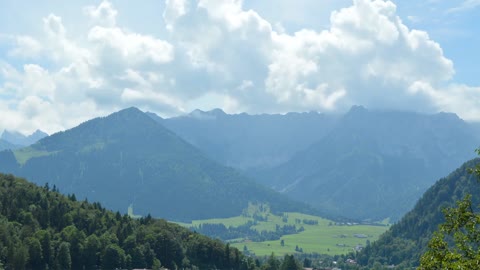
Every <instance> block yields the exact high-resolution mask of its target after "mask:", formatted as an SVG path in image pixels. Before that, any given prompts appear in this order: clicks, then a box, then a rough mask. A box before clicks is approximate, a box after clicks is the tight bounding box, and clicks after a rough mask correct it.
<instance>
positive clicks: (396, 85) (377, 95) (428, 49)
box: [0, 0, 480, 133]
mask: <svg viewBox="0 0 480 270" xmlns="http://www.w3.org/2000/svg"><path fill="white" fill-rule="evenodd" d="M65 3H66V2H65V1H60V0H48V1H42V2H41V3H40V2H33V4H32V1H22V0H15V1H14V0H0V7H1V8H0V110H1V111H2V114H1V115H0V131H1V130H3V129H10V130H19V131H21V132H23V133H30V132H32V131H34V130H35V129H37V128H40V129H42V130H45V131H47V132H49V133H52V132H55V131H59V130H63V129H66V128H70V127H73V126H75V125H77V124H79V123H80V122H82V121H85V120H87V119H89V118H92V117H96V116H102V115H105V114H108V113H111V112H113V111H116V110H119V109H121V108H124V107H128V106H137V107H139V108H141V109H143V110H149V111H154V112H156V113H158V114H160V115H162V116H173V115H178V114H183V113H188V112H189V111H192V110H194V109H196V108H200V109H203V110H208V109H213V108H222V109H223V110H225V111H227V112H230V113H239V112H248V113H285V112H288V111H310V110H315V111H321V112H328V113H335V112H344V111H346V110H348V108H349V107H350V106H352V105H355V104H359V105H364V106H367V107H368V108H371V109H381V110H409V111H418V112H424V113H435V112H439V111H448V112H454V113H457V114H458V115H459V116H460V117H462V118H463V119H466V120H469V121H478V120H480V79H479V76H478V75H477V73H478V70H479V69H478V64H477V63H479V61H480V54H479V53H478V52H477V50H478V49H477V48H480V38H479V37H480V33H479V32H480V30H479V28H478V27H477V25H479V23H480V16H478V14H479V12H480V1H478V0H448V1H447V0H427V1H411V0H406V1H383V0H355V1H352V0H350V1H347V0H324V1H317V0H277V1H265V0H244V1H240V0H166V1H153V0H147V1H141V2H137V3H134V2H132V1H127V0H118V1H114V0H112V1H68V4H65Z"/></svg>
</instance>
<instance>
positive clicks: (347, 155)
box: [150, 106, 480, 221]
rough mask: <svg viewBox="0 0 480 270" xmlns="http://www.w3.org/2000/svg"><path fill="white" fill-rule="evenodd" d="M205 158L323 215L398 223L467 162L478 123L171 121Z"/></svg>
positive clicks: (433, 118) (303, 117)
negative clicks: (434, 186) (427, 192)
mask: <svg viewBox="0 0 480 270" xmlns="http://www.w3.org/2000/svg"><path fill="white" fill-rule="evenodd" d="M150 115H151V116H152V117H153V118H154V119H156V120H157V121H158V122H160V123H162V124H164V125H165V126H166V127H168V128H169V129H171V130H172V131H173V132H175V133H177V134H178V135H179V136H181V137H182V138H184V139H185V140H187V141H189V142H190V143H192V144H193V145H195V146H196V147H198V148H199V149H201V150H202V151H203V152H205V153H206V154H207V155H208V156H209V157H211V158H214V159H215V160H217V161H219V162H221V163H223V164H226V165H229V166H232V167H235V168H237V169H240V170H242V171H243V172H244V173H246V174H247V175H249V176H251V177H253V178H254V179H256V180H257V181H258V182H259V183H261V184H264V185H266V186H269V187H272V188H274V189H275V190H277V191H280V192H282V193H284V194H286V195H288V196H290V197H291V198H294V199H296V200H300V201H303V202H306V203H308V204H311V205H313V206H315V207H317V208H319V209H322V210H324V211H327V212H328V213H330V214H335V215H340V216H346V217H351V218H355V219H360V220H363V219H373V220H382V219H385V218H391V220H392V221H395V220H398V219H399V218H400V217H401V216H402V215H403V214H404V213H406V211H408V210H409V209H411V208H412V207H413V205H414V203H415V201H416V200H417V199H418V198H420V196H421V195H422V194H423V192H424V191H425V190H426V189H427V188H428V187H430V186H431V185H432V184H433V183H434V182H435V180H436V179H438V178H439V177H442V176H443V175H446V174H447V173H449V172H450V171H452V170H453V169H455V168H456V167H458V166H459V165H460V164H462V163H463V162H464V161H465V160H468V159H471V158H473V157H474V149H475V148H477V147H478V145H479V143H480V138H479V136H478V135H476V134H477V133H476V132H475V130H476V128H477V127H476V126H473V125H471V124H469V123H466V122H464V121H463V120H462V119H460V118H458V117H457V116H456V115H455V114H451V113H438V114H433V115H426V114H420V113H411V112H398V111H397V112H395V111H392V112H388V111H370V110H367V109H366V108H364V107H361V106H354V107H352V109H351V110H350V111H349V112H348V113H346V114H345V115H343V116H340V115H328V114H320V113H316V112H310V113H289V114H285V115H248V114H237V115H229V114H225V113H224V112H223V111H221V110H219V109H216V110H213V111H208V112H203V111H199V110H196V111H193V112H192V113H190V114H188V115H185V116H181V117H174V118H169V119H161V118H159V117H156V116H155V115H152V114H150Z"/></svg>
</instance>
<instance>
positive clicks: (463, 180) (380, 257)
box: [357, 158, 480, 269]
mask: <svg viewBox="0 0 480 270" xmlns="http://www.w3.org/2000/svg"><path fill="white" fill-rule="evenodd" d="M479 163H480V159H478V158H477V159H474V160H471V161H469V162H467V163H465V164H463V165H462V166H461V167H460V168H459V169H457V170H455V171H454V172H453V173H451V174H450V175H449V176H448V177H445V178H442V179H440V180H439V181H438V182H437V183H435V185H433V186H432V187H431V188H429V189H428V190H427V191H426V192H425V194H424V195H423V196H422V198H421V199H420V200H419V201H418V202H417V203H416V205H415V207H414V208H413V210H411V211H410V212H408V213H407V214H406V215H405V216H404V217H403V218H402V219H401V220H400V221H399V222H398V223H397V224H395V225H393V226H392V227H391V228H390V229H389V230H388V231H387V232H386V233H385V234H384V235H382V236H381V237H380V239H379V240H377V241H376V242H374V243H373V244H372V245H371V246H368V247H367V248H365V249H364V250H363V251H362V252H361V253H360V254H359V255H358V256H357V258H358V262H359V263H360V264H361V265H364V266H368V267H367V268H368V269H372V268H371V267H372V266H373V264H374V263H375V262H379V263H380V264H384V265H392V264H393V265H397V266H398V265H400V266H402V267H403V268H405V269H406V268H408V267H415V266H418V265H419V260H420V256H421V255H422V254H423V253H424V252H425V251H426V248H427V245H428V242H429V240H430V238H431V237H432V234H433V232H434V231H436V230H437V229H438V225H440V224H441V223H443V222H444V221H445V219H444V215H443V213H442V209H443V208H445V207H455V206H456V201H458V200H461V199H463V198H464V197H465V195H466V194H472V202H473V203H472V205H473V206H478V205H479V204H480V183H479V182H478V179H477V177H475V176H474V175H472V174H470V173H469V172H468V169H469V168H473V167H475V165H476V164H479ZM476 210H478V209H476ZM402 267H399V268H398V269H403V268H402ZM408 269H411V268H408Z"/></svg>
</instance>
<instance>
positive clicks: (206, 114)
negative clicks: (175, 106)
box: [188, 108, 227, 120]
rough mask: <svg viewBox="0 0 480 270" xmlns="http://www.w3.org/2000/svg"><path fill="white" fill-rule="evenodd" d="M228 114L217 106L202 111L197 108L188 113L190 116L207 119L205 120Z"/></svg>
mask: <svg viewBox="0 0 480 270" xmlns="http://www.w3.org/2000/svg"><path fill="white" fill-rule="evenodd" d="M225 115H227V114H226V113H225V112H224V111H223V110H222V109H219V108H216V109H213V110H210V111H202V110H200V109H195V110H193V111H192V112H191V113H189V114H188V116H189V117H193V118H197V119H205V120H209V119H210V120H213V119H216V118H217V117H223V116H225Z"/></svg>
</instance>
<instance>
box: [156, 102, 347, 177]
mask: <svg viewBox="0 0 480 270" xmlns="http://www.w3.org/2000/svg"><path fill="white" fill-rule="evenodd" d="M150 115H151V116H152V117H153V118H154V119H156V120H157V121H159V122H160V123H162V124H163V125H165V126H166V127H167V128H169V129H170V130H172V131H173V132H175V133H176V134H178V135H179V136H181V137H182V138H183V139H185V140H186V141H188V142H189V143H191V144H193V145H195V146H196V147H198V148H199V149H201V150H202V151H203V152H204V153H206V154H207V155H208V156H209V157H210V158H213V159H215V160H216V161H218V162H221V163H222V164H225V165H227V166H231V167H234V168H238V169H242V170H244V171H247V172H249V171H255V170H257V169H264V168H271V167H274V166H276V165H279V164H281V163H283V162H285V161H287V160H289V159H290V158H291V157H292V156H293V155H294V154H295V153H296V152H298V151H300V150H303V149H305V148H307V147H308V146H310V145H311V144H312V143H314V142H316V141H318V140H319V139H321V138H322V137H323V136H325V135H326V134H327V133H328V132H329V131H330V130H331V129H332V127H333V126H334V124H335V122H336V120H337V118H338V117H336V116H333V115H325V114H320V113H317V112H309V113H287V114H285V115H281V114H260V115H249V114H246V113H242V114H226V113H224V112H223V111H222V110H220V109H215V110H212V111H207V112H204V111H201V110H195V111H193V112H191V113H190V114H188V115H185V116H180V117H174V118H168V119H161V118H159V117H157V116H156V115H154V114H150Z"/></svg>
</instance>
